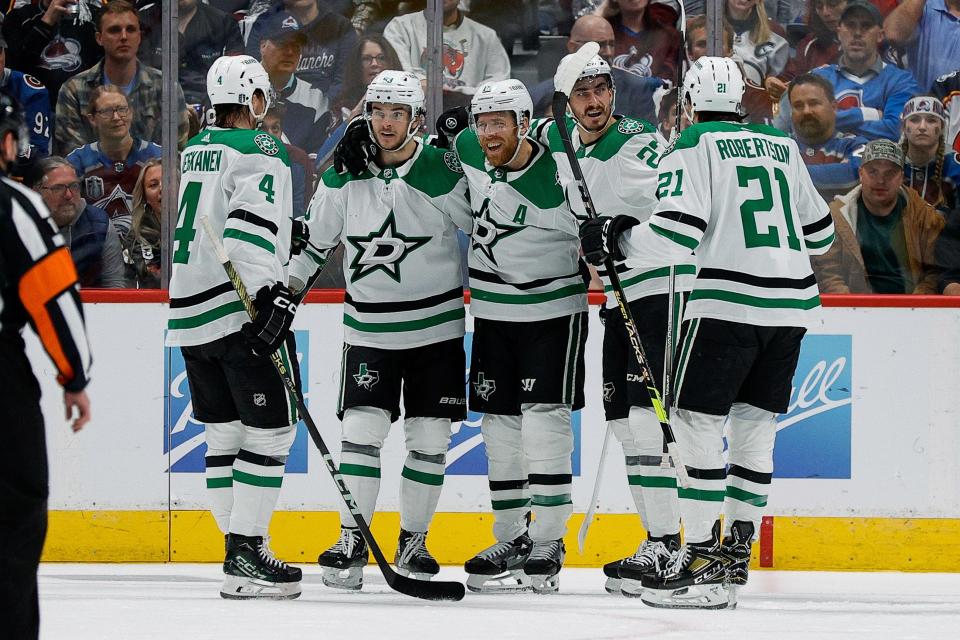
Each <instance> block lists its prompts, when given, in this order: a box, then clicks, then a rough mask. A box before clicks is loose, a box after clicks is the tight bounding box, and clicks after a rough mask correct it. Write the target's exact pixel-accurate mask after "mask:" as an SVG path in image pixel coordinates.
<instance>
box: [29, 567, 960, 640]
mask: <svg viewBox="0 0 960 640" xmlns="http://www.w3.org/2000/svg"><path fill="white" fill-rule="evenodd" d="M304 570H305V575H304V584H303V587H304V592H303V595H302V596H301V597H300V598H299V599H297V600H292V601H259V602H251V601H242V602H237V601H228V600H223V599H221V598H220V595H219V585H220V581H221V576H222V574H221V573H220V567H219V566H218V565H213V564H138V565H131V564H44V565H41V567H40V598H41V601H40V607H41V619H42V622H41V638H42V639H44V640H60V639H69V640H88V639H89V640H93V639H96V640H102V639H107V638H109V639H113V638H120V639H124V640H128V639H129V640H140V639H160V638H164V639H177V640H206V639H214V638H216V639H218V640H220V639H223V640H241V639H246V638H250V639H256V640H274V639H279V640H306V639H327V638H330V639H341V638H342V639H344V640H364V639H367V638H370V639H373V638H376V639H377V640H393V639H398V640H404V639H410V640H414V639H416V640H471V639H484V640H508V639H512V638H523V639H525V640H581V639H582V640H588V639H589V640H613V639H624V640H626V639H631V638H656V639H657V640H673V639H680V638H684V639H686V638H690V639H696V640H726V639H729V640H749V639H756V640H761V639H763V640H771V639H776V638H790V639H793V638H796V639H798V640H821V639H834V638H864V639H870V640H877V639H879V638H897V639H899V640H905V639H912V638H916V639H918V640H920V639H922V640H940V639H945V638H960V574H908V573H800V572H777V571H755V572H753V573H751V575H750V584H749V586H747V587H746V588H744V589H743V590H742V591H741V594H740V602H739V607H738V609H737V610H735V611H664V610H657V609H651V608H649V607H646V606H645V605H643V604H642V603H641V602H640V601H639V600H634V599H626V598H622V597H614V596H610V595H607V594H606V593H605V592H604V591H603V576H602V574H601V573H600V571H599V570H598V569H564V570H563V573H562V574H561V584H560V589H561V590H560V593H559V594H555V595H550V596H537V595H534V594H517V595H496V596H490V595H483V596H481V595H474V594H471V593H469V592H468V593H467V596H466V598H465V599H464V600H463V601H462V602H456V603H443V604H437V603H426V602H422V601H418V600H414V599H411V598H408V597H405V596H402V595H400V594H397V593H395V592H393V591H391V590H390V589H389V588H388V587H387V586H386V584H385V583H384V581H383V579H382V577H381V576H380V574H379V573H378V572H377V570H376V568H375V567H368V568H367V569H366V573H365V580H366V584H365V585H364V589H363V592H362V593H358V594H338V593H335V592H333V591H331V590H329V589H327V588H325V587H324V586H323V585H322V584H321V583H320V576H319V569H318V568H317V567H315V566H314V567H304ZM441 577H443V578H446V579H452V580H464V579H465V576H464V574H463V572H462V571H461V570H459V569H457V568H444V569H443V572H442V573H441Z"/></svg>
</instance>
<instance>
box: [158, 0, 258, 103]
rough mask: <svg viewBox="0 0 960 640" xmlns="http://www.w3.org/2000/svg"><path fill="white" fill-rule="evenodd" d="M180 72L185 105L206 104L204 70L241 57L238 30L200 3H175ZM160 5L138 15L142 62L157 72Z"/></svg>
mask: <svg viewBox="0 0 960 640" xmlns="http://www.w3.org/2000/svg"><path fill="white" fill-rule="evenodd" d="M177 6H178V10H179V22H178V24H177V31H178V37H179V41H180V44H179V49H178V53H179V61H180V70H179V73H178V79H179V81H180V87H181V88H182V89H183V95H184V97H185V98H186V100H187V104H190V105H194V104H203V105H205V106H210V105H208V104H207V69H209V68H210V65H211V64H213V61H214V60H216V59H217V58H219V57H220V56H233V55H238V54H241V53H243V39H242V38H241V37H240V27H238V26H237V22H236V20H234V19H233V16H231V15H227V14H225V13H224V12H222V11H220V10H219V9H215V8H213V7H211V6H210V5H208V4H204V3H203V2H200V0H177ZM162 19H163V5H162V3H160V2H156V3H154V4H152V5H150V7H149V8H147V9H146V10H145V11H143V12H141V14H140V22H141V25H142V26H143V45H142V46H141V47H140V50H141V51H142V53H143V56H142V59H143V60H144V62H146V63H148V64H150V65H151V66H154V67H156V68H158V69H159V68H160V67H161V66H162V64H161V60H162V56H163V39H162V37H161V35H162V34H161V31H162V30H161V28H160V27H161V25H162Z"/></svg>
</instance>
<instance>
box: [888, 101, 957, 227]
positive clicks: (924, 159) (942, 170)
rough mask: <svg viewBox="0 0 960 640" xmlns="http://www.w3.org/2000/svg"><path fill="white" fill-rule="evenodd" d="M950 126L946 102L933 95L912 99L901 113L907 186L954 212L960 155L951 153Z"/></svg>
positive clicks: (904, 170) (945, 209) (940, 207)
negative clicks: (946, 132) (947, 130)
mask: <svg viewBox="0 0 960 640" xmlns="http://www.w3.org/2000/svg"><path fill="white" fill-rule="evenodd" d="M946 126H947V114H946V111H945V110H944V108H943V103H941V102H940V101H939V100H938V99H937V98H935V97H933V96H926V95H924V96H917V97H915V98H911V99H910V100H908V101H907V104H905V105H904V107H903V113H901V114H900V131H901V143H900V144H901V146H902V147H903V154H904V160H905V162H904V165H903V173H904V176H905V181H906V185H907V186H908V187H910V188H911V189H913V190H914V191H916V192H917V193H919V194H920V196H921V197H922V198H923V199H924V200H926V201H927V202H929V203H930V204H932V205H933V206H934V207H936V208H938V209H941V210H943V211H950V210H952V209H954V208H955V207H956V206H957V194H956V185H957V184H958V183H960V158H958V157H957V154H956V153H954V152H953V150H950V152H949V153H948V152H947V149H946V143H945V141H944V130H945V128H946Z"/></svg>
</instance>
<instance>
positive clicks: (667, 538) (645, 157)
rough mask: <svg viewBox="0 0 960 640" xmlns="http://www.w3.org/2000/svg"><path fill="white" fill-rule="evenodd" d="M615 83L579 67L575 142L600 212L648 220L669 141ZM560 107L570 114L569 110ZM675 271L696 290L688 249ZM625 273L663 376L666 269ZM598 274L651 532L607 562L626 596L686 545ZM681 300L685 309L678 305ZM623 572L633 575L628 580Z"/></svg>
mask: <svg viewBox="0 0 960 640" xmlns="http://www.w3.org/2000/svg"><path fill="white" fill-rule="evenodd" d="M575 55H576V54H570V55H569V56H567V58H565V59H564V60H563V61H561V63H560V66H559V69H563V67H564V63H565V62H567V61H568V60H573V59H574V58H575ZM615 91H616V88H615V86H614V84H613V77H612V75H611V71H610V65H608V64H607V62H606V61H605V60H604V59H603V58H601V57H600V56H596V57H594V58H593V59H592V60H591V61H590V62H589V63H587V65H586V66H585V67H584V69H583V71H582V72H581V73H580V75H579V78H578V79H577V82H576V84H575V85H574V86H573V91H572V92H571V95H570V98H569V114H570V116H572V119H573V121H574V122H575V123H576V127H571V129H572V136H571V140H572V142H573V145H574V148H575V149H576V150H577V157H578V158H579V161H580V166H581V169H582V171H583V175H584V179H585V180H586V183H587V187H588V188H589V190H590V194H591V196H592V197H593V201H594V205H595V206H596V208H597V210H598V211H599V212H600V213H601V214H602V215H606V216H618V215H623V216H625V218H624V220H638V221H643V220H646V219H647V218H649V217H650V214H651V213H653V210H654V208H655V207H656V205H657V198H656V191H657V165H658V163H659V159H660V155H661V154H662V153H663V152H664V150H665V148H666V142H665V141H664V140H663V138H662V137H661V136H660V134H659V133H658V132H657V129H656V127H654V126H653V125H651V124H649V123H647V122H643V121H641V120H635V119H633V118H626V117H622V116H618V115H614V106H615V104H616V102H615V96H616V93H615ZM555 115H557V116H558V117H563V114H555ZM534 135H536V137H537V138H538V139H540V140H542V141H544V142H545V143H547V144H548V145H549V147H550V151H551V152H552V153H553V155H554V157H555V159H556V163H557V167H558V169H559V170H560V181H561V182H562V183H563V185H564V187H565V188H566V189H567V197H568V200H569V201H570V206H571V208H572V209H573V211H574V214H576V215H577V217H578V218H580V219H581V220H586V219H587V212H586V209H585V207H584V204H583V201H582V199H581V196H580V195H579V191H578V189H577V185H576V182H575V181H574V178H573V172H572V171H571V169H570V164H569V162H568V160H567V158H566V154H565V153H564V149H563V143H562V142H561V140H560V133H559V131H558V130H557V127H556V124H553V123H552V121H547V122H546V123H544V124H539V125H538V126H535V129H534ZM676 271H677V274H678V276H679V277H678V283H677V285H678V286H677V287H676V291H677V292H685V291H689V290H690V284H691V283H692V279H693V274H694V266H693V256H692V255H689V256H687V259H685V260H684V261H683V262H682V263H681V264H679V265H678V266H677V267H676ZM619 275H620V281H621V283H622V286H623V289H624V293H625V294H626V299H627V301H628V302H629V303H630V307H631V310H632V312H633V317H634V319H635V322H636V324H637V330H638V332H639V337H640V340H641V343H642V344H643V349H644V352H645V353H646V355H647V357H648V358H649V361H650V367H651V369H652V370H653V371H654V372H655V375H656V376H658V377H659V375H660V373H661V372H662V371H663V361H664V350H665V345H666V330H667V318H668V313H669V311H668V307H669V305H668V299H667V298H668V288H669V287H668V277H669V267H657V268H654V269H635V268H627V267H625V266H624V267H623V268H622V269H619ZM600 276H601V278H603V282H604V288H605V289H606V291H607V296H608V298H607V304H606V306H605V307H604V309H602V310H601V313H602V314H603V316H602V317H603V318H604V336H603V405H604V411H605V413H606V417H607V421H608V423H607V424H608V427H609V428H610V429H611V430H612V431H613V433H614V434H615V435H616V437H617V439H618V440H619V441H620V444H621V446H622V447H623V453H624V459H625V462H626V469H627V480H628V484H629V487H630V493H631V494H632V496H633V501H634V504H635V505H636V508H637V513H638V514H639V515H640V520H641V522H642V523H643V527H644V530H645V531H646V532H647V539H646V540H644V541H643V542H642V543H641V544H640V546H639V548H638V549H637V552H636V553H635V554H633V555H632V556H629V557H627V558H624V559H622V560H615V561H613V562H610V563H608V564H606V565H605V566H604V568H603V571H604V574H605V575H606V576H607V585H606V588H607V591H609V592H610V593H616V594H619V593H620V592H621V586H623V587H624V593H625V594H627V595H639V593H640V579H641V576H642V575H643V574H644V573H647V572H650V571H652V570H654V569H655V568H656V567H657V566H658V562H660V561H664V560H666V559H667V558H668V557H669V555H670V551H671V550H675V549H677V548H679V547H680V513H679V508H678V506H677V491H676V488H677V481H676V474H675V472H674V471H673V469H672V468H669V467H668V468H661V465H660V462H661V459H662V451H663V432H662V430H661V428H660V421H659V420H658V419H657V416H656V414H655V413H654V411H653V408H652V406H651V401H650V394H649V392H648V391H647V388H646V385H644V384H643V382H642V378H641V375H640V368H639V365H638V364H637V361H636V358H635V357H634V355H633V351H632V350H631V348H630V343H629V338H628V337H627V331H626V327H625V326H624V323H623V318H622V316H621V315H620V313H619V312H617V311H616V307H617V302H616V300H615V298H614V297H613V293H612V287H611V285H610V280H609V278H608V277H607V276H606V271H605V270H604V269H603V268H602V267H601V269H600ZM679 295H680V294H679V293H678V294H677V296H678V297H679ZM675 308H676V309H679V308H680V307H679V304H677V305H676V306H675ZM656 384H657V386H658V387H662V380H659V379H658V380H657V382H656ZM621 577H622V578H625V579H626V580H627V582H625V583H624V584H623V585H621Z"/></svg>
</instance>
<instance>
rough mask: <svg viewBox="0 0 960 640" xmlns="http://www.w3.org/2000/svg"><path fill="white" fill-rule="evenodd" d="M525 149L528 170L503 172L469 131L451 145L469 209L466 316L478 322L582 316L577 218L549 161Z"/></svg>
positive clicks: (544, 152) (545, 153) (540, 149)
mask: <svg viewBox="0 0 960 640" xmlns="http://www.w3.org/2000/svg"><path fill="white" fill-rule="evenodd" d="M530 144H532V145H533V155H532V156H531V157H530V160H529V162H527V164H526V166H525V167H524V168H522V169H520V170H519V171H508V170H506V169H501V168H495V167H492V166H490V165H489V164H488V163H487V161H486V158H485V157H484V155H483V150H482V149H481V148H480V143H479V142H478V140H477V136H476V134H474V133H473V131H471V130H469V129H465V130H464V131H462V132H460V133H459V134H458V135H457V137H456V139H455V140H454V148H455V149H456V151H457V155H458V156H459V158H460V161H461V162H462V163H463V171H464V174H466V176H467V183H468V185H469V187H470V203H471V206H472V207H473V217H474V223H473V235H472V237H471V242H470V245H471V252H470V313H471V314H472V315H473V316H474V317H477V318H484V319H487V320H506V321H512V322H533V321H536V320H549V319H551V318H560V317H563V316H567V315H570V314H572V313H579V312H581V311H586V310H587V288H586V284H585V283H584V280H583V275H582V272H581V264H582V263H581V262H580V257H579V256H580V238H579V235H578V226H577V219H576V217H575V216H574V215H573V213H572V212H571V211H570V207H569V206H568V204H567V200H566V196H565V193H564V190H563V187H562V186H560V175H559V173H558V171H557V163H556V162H555V161H554V158H553V156H552V155H551V154H550V152H549V150H548V149H547V148H546V147H545V146H544V145H542V144H540V143H539V142H537V141H535V140H532V139H531V140H530Z"/></svg>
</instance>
